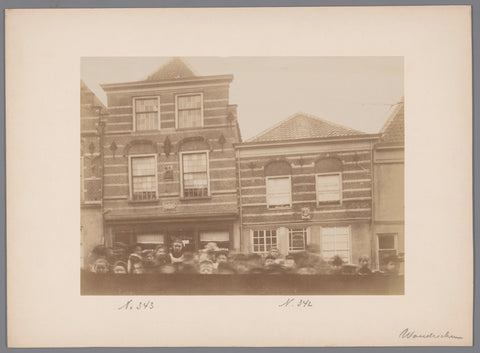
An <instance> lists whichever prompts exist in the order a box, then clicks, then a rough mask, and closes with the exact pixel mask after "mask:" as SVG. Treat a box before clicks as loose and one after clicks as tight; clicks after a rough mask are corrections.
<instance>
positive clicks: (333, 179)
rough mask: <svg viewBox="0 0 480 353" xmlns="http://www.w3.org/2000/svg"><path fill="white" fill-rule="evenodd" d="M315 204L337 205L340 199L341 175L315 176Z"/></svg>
mask: <svg viewBox="0 0 480 353" xmlns="http://www.w3.org/2000/svg"><path fill="white" fill-rule="evenodd" d="M316 187H317V203H318V204H323V203H338V202H340V200H341V199H342V174H341V173H334V174H317V175H316Z"/></svg>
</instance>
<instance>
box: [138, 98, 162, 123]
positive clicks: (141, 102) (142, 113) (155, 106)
mask: <svg viewBox="0 0 480 353" xmlns="http://www.w3.org/2000/svg"><path fill="white" fill-rule="evenodd" d="M134 105H135V130H136V131H142V130H158V128H159V125H158V121H159V99H158V97H148V98H135V99H134Z"/></svg>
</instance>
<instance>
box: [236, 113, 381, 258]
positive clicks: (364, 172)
mask: <svg viewBox="0 0 480 353" xmlns="http://www.w3.org/2000/svg"><path fill="white" fill-rule="evenodd" d="M377 139H378V135H377V134H366V133H362V132H360V131H356V130H353V129H350V128H347V127H344V126H340V125H338V124H334V123H331V122H328V121H325V120H322V119H319V118H317V117H314V116H311V115H308V114H304V113H299V114H296V115H293V116H291V117H289V118H287V119H286V120H284V121H282V122H281V123H279V124H278V125H276V126H274V127H272V128H270V129H268V130H266V131H265V132H263V133H261V134H259V135H257V136H256V137H254V138H252V139H250V140H248V141H247V142H245V143H242V144H239V145H236V149H237V158H238V164H239V169H240V180H239V186H240V192H239V193H240V209H241V235H242V236H241V249H242V250H243V251H248V252H256V253H266V252H268V250H269V249H270V248H271V247H278V248H279V250H280V252H281V253H283V254H286V253H288V252H292V251H300V250H305V249H306V248H307V247H311V248H315V249H316V250H317V251H319V252H320V253H321V254H322V256H323V257H324V258H325V259H330V258H331V257H332V256H333V255H340V256H341V257H342V258H343V260H344V261H346V262H349V263H356V262H357V261H358V257H359V256H361V255H363V254H366V255H371V254H372V251H373V249H372V245H371V244H372V193H373V190H372V169H373V161H372V154H373V145H374V143H375V141H376V140H377Z"/></svg>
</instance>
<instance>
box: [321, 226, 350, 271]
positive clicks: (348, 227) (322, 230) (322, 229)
mask: <svg viewBox="0 0 480 353" xmlns="http://www.w3.org/2000/svg"><path fill="white" fill-rule="evenodd" d="M325 228H347V229H348V238H347V239H348V263H353V262H352V226H350V225H349V226H340V227H321V228H320V246H321V248H320V252H321V254H322V257H323V258H325V256H324V250H323V236H324V234H323V232H324V229H325ZM336 250H337V249H335V251H336ZM325 260H326V259H325Z"/></svg>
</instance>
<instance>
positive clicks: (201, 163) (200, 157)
mask: <svg viewBox="0 0 480 353" xmlns="http://www.w3.org/2000/svg"><path fill="white" fill-rule="evenodd" d="M182 171H183V176H182V178H183V197H205V196H208V195H209V182H208V156H207V153H206V152H202V153H183V154H182Z"/></svg>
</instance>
